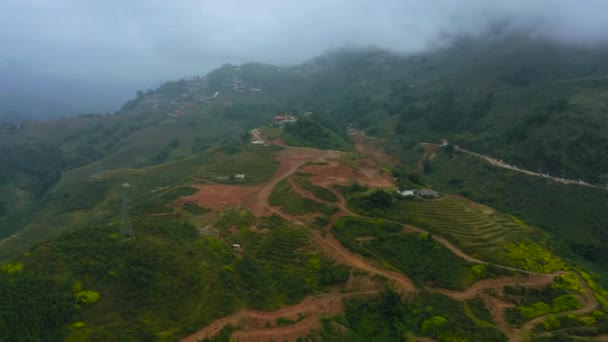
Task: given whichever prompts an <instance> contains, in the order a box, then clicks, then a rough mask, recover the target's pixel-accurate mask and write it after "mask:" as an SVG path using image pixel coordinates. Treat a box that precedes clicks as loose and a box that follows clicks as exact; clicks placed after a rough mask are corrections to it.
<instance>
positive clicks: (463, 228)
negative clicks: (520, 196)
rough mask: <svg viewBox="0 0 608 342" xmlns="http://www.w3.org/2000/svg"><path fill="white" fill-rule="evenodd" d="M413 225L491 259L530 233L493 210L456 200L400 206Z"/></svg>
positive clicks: (444, 198) (423, 201) (527, 228)
mask: <svg viewBox="0 0 608 342" xmlns="http://www.w3.org/2000/svg"><path fill="white" fill-rule="evenodd" d="M400 208H401V209H402V210H403V211H405V212H406V213H407V217H408V219H409V220H411V222H412V223H415V224H419V225H421V226H425V227H429V228H430V229H432V230H433V231H436V232H437V233H439V234H441V235H443V236H445V237H447V238H448V239H450V240H453V241H454V242H455V243H457V244H458V245H459V246H461V247H462V248H464V249H465V250H467V251H469V252H471V253H472V254H473V255H478V256H479V255H491V254H492V253H495V252H496V251H497V250H501V249H503V248H504V243H505V242H511V241H516V240H519V239H521V237H522V236H526V235H528V234H530V233H531V232H532V229H531V228H530V227H528V226H526V225H524V224H523V223H519V222H516V220H515V219H513V218H511V217H509V216H506V215H503V214H499V213H497V212H495V211H494V210H492V209H490V208H488V207H485V206H481V205H478V204H472V203H470V202H469V201H467V200H465V199H461V198H459V197H455V196H444V197H441V198H437V199H432V200H418V201H416V200H411V201H402V202H400Z"/></svg>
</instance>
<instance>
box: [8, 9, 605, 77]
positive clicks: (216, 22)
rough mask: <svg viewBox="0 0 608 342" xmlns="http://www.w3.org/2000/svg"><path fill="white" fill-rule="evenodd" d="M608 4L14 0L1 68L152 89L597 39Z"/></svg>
mask: <svg viewBox="0 0 608 342" xmlns="http://www.w3.org/2000/svg"><path fill="white" fill-rule="evenodd" d="M607 12H608V2H606V1H604V0H577V1H572V0H537V1H534V0H533V1H530V0H526V1H523V0H492V1H487V0H458V1H457V0H444V1H439V0H435V1H429V0H427V1H417V0H386V1H359V0H350V1H349V0H323V1H319V0H309V1H306V2H297V3H296V2H295V1H293V2H292V1H279V0H257V1H249V0H181V1H180V0H178V1H172V2H171V1H164V0H162V1H161V0H146V1H143V0H129V1H106V0H89V1H79V0H53V1H49V0H29V1H22V0H5V1H2V3H1V4H0V44H2V54H1V55H0V68H1V67H2V65H14V63H15V61H16V62H18V63H19V65H21V66H23V67H25V68H30V69H33V70H36V71H37V72H43V73H51V74H61V75H65V76H68V77H71V78H78V79H84V80H95V79H103V80H104V82H110V83H112V82H114V83H117V84H118V83H121V82H122V83H125V82H128V83H129V84H134V83H137V84H141V85H142V87H145V85H146V84H148V85H152V84H155V83H157V82H159V81H161V80H166V79H174V78H178V77H181V76H184V75H192V74H203V73H205V72H207V71H209V70H210V69H212V68H214V67H217V66H219V65H221V64H222V63H225V62H232V63H242V62H246V61H254V60H255V61H262V62H268V63H275V64H292V63H297V62H300V61H303V60H306V59H309V58H311V57H314V56H315V55H318V54H320V53H322V52H323V51H325V50H327V49H331V48H336V47H341V46H345V45H377V46H381V47H386V48H391V49H395V50H399V51H403V52H415V51H421V50H424V49H427V48H429V47H433V46H437V45H439V44H443V43H445V42H446V41H447V40H449V39H451V38H453V37H456V36H459V35H463V34H466V35H480V34H484V33H486V32H488V31H489V30H496V29H501V30H524V29H525V30H527V31H529V32H530V33H532V34H536V35H542V36H545V37H549V38H552V39H556V40H561V41H565V42H569V43H577V44H584V45H593V44H596V43H598V42H602V41H604V40H606V38H608V20H606V19H605V13H607ZM7 61H10V62H7Z"/></svg>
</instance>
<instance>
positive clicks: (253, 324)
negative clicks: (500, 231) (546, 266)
mask: <svg viewBox="0 0 608 342" xmlns="http://www.w3.org/2000/svg"><path fill="white" fill-rule="evenodd" d="M355 136H357V134H353V140H355V139H357V140H358V144H359V145H360V146H359V147H358V150H359V149H361V151H364V152H362V153H368V155H372V156H374V157H375V158H383V157H382V156H381V155H378V153H377V151H375V150H374V149H373V148H368V149H366V148H365V147H364V146H365V141H366V140H364V139H363V138H360V137H359V138H355ZM428 151H429V153H431V154H432V152H433V151H432V149H429V150H428ZM431 154H429V155H427V156H426V157H427V158H428V157H430V155H431ZM340 156H341V152H338V151H321V150H316V149H310V148H300V147H285V148H284V149H283V150H282V151H280V152H279V153H278V156H277V158H278V160H279V165H280V166H279V168H278V170H277V171H276V172H275V174H274V175H273V177H272V180H271V181H269V182H267V183H265V184H262V185H260V186H254V187H246V186H225V185H200V186H198V188H199V190H200V191H199V193H197V194H196V195H194V196H189V197H188V198H190V197H192V198H191V199H190V200H192V199H195V200H197V201H199V203H201V204H202V205H203V206H207V207H210V208H218V207H221V206H222V205H223V204H224V203H228V204H233V205H243V206H244V207H245V208H247V209H248V210H250V211H251V212H252V213H253V214H254V215H256V216H258V217H259V216H265V215H269V214H271V213H275V214H278V215H280V216H282V217H284V218H285V219H287V220H289V221H291V222H296V223H298V222H299V221H298V220H299V218H298V217H294V216H291V215H287V214H285V213H283V212H282V211H281V210H280V208H274V207H271V206H270V205H269V204H268V196H269V195H270V193H271V191H272V189H273V188H274V187H275V186H276V184H277V183H278V182H279V181H281V180H282V179H285V178H286V177H289V176H290V175H291V174H293V173H294V172H296V171H297V170H298V169H299V168H300V167H302V165H304V164H305V163H306V162H326V163H328V164H327V165H307V166H305V167H303V168H302V171H303V172H306V173H310V174H312V175H313V176H311V177H310V180H311V182H312V183H313V184H316V185H320V186H325V187H326V188H328V190H330V191H332V192H334V193H335V194H336V196H338V199H339V202H338V203H333V204H335V205H337V206H338V207H339V209H340V211H338V212H337V213H336V214H334V215H333V216H332V219H331V223H330V224H329V225H328V226H326V227H325V231H324V234H321V233H320V232H318V231H316V232H314V234H313V243H314V244H315V245H316V246H317V247H318V248H319V250H320V251H321V252H323V253H324V254H325V255H326V256H327V257H329V258H331V259H332V260H334V261H335V262H336V263H338V264H343V265H347V266H349V267H352V268H356V269H359V270H362V271H365V272H367V273H370V274H373V275H380V276H382V277H384V278H386V279H388V280H389V281H391V282H392V283H393V284H394V285H395V287H396V288H397V289H398V290H399V291H400V292H402V293H403V294H412V293H415V292H416V287H415V285H414V283H413V282H412V281H411V280H410V279H409V278H408V277H407V276H406V275H404V274H402V273H398V272H392V271H388V270H385V269H380V268H378V267H376V266H374V265H372V264H370V263H369V262H368V261H366V260H364V259H363V258H362V257H361V256H359V255H356V254H354V253H352V252H350V251H349V250H347V249H346V248H344V247H343V246H342V245H341V244H340V242H339V241H337V240H336V239H335V238H334V236H333V235H332V234H331V232H330V231H329V227H330V226H331V224H333V222H335V221H336V220H337V219H338V218H340V217H343V216H360V215H357V214H355V213H353V212H352V211H350V210H349V209H348V207H347V206H346V199H345V198H344V197H343V196H342V194H340V193H338V192H335V191H334V190H332V189H331V185H332V184H343V185H344V184H345V183H344V182H345V181H347V180H348V181H349V182H350V180H352V179H353V178H354V177H356V176H358V177H359V178H356V179H357V180H358V181H360V180H369V181H370V183H369V185H370V186H382V185H380V184H383V185H384V184H392V179H391V180H388V179H382V177H379V178H378V175H379V174H376V175H367V174H364V173H360V174H356V172H355V170H353V169H352V168H350V167H349V166H347V165H344V164H343V163H342V162H340V161H339V158H340ZM377 160H378V159H377ZM375 167H376V170H377V168H378V165H375ZM373 182H375V183H373ZM290 183H291V184H292V187H293V189H294V190H295V191H297V192H298V193H300V194H301V195H303V196H305V197H309V198H313V199H314V200H317V201H319V199H317V198H315V197H314V196H313V195H312V194H310V193H309V192H308V191H305V190H303V189H301V188H299V187H298V186H297V184H295V182H290ZM346 184H348V183H346ZM372 184H375V185H372ZM224 192H225V195H222V194H223V193H224ZM188 198H182V199H181V200H183V201H186V200H187V199H188ZM206 201H215V202H206ZM205 203H207V205H205ZM362 217H364V216H362ZM395 223H397V222H395ZM402 226H403V227H404V230H406V231H407V232H423V233H427V232H426V231H425V230H423V229H420V228H417V227H413V226H409V225H402ZM433 237H434V239H435V240H436V241H438V242H439V243H441V244H442V245H444V246H445V247H446V248H448V249H450V250H451V251H452V252H453V253H454V254H456V255H458V256H459V257H461V258H463V259H465V260H467V261H469V262H474V263H483V264H486V263H487V262H485V261H483V260H479V259H476V258H474V257H472V256H470V255H468V254H466V253H464V252H463V251H462V250H460V249H459V248H457V247H456V246H454V245H452V244H451V243H450V242H449V241H447V240H446V239H444V238H442V237H438V236H435V235H434V236H433ZM497 266H498V267H502V268H505V269H509V270H513V271H519V272H522V273H526V274H527V276H525V277H524V276H512V277H502V278H497V279H487V280H482V281H479V282H477V283H475V284H473V285H472V286H471V287H469V288H468V289H466V290H465V291H451V290H447V289H431V290H432V291H435V292H439V293H442V294H444V295H446V296H449V297H451V298H454V299H457V300H468V299H471V298H474V297H475V296H477V295H481V296H482V299H483V300H484V303H485V305H486V306H487V307H488V309H489V310H490V312H491V313H492V316H493V317H494V319H495V320H496V322H497V324H498V326H499V328H500V329H501V330H503V331H504V332H505V333H506V334H507V335H508V336H509V339H510V340H511V341H519V340H521V339H522V338H526V336H528V334H529V331H531V329H532V328H533V327H534V326H535V325H536V324H538V323H539V322H541V321H542V320H543V319H546V318H547V316H543V317H538V318H535V319H533V320H531V321H529V322H527V323H525V324H524V326H522V328H521V330H516V329H513V328H511V327H509V326H508V325H507V324H506V321H505V319H504V309H505V308H507V307H509V306H512V304H510V303H505V302H502V301H500V300H498V299H496V298H494V297H492V296H489V295H488V294H486V293H485V291H486V290H488V289H493V288H496V289H499V288H502V287H503V286H505V285H522V286H529V287H534V286H543V285H547V284H550V283H551V282H553V280H554V278H555V276H557V275H558V274H561V273H564V272H556V273H553V274H538V273H535V272H528V271H523V270H519V269H516V268H512V267H507V266H500V265H497ZM583 285H584V287H585V291H586V303H585V306H584V307H583V308H582V309H579V310H574V311H572V312H570V313H577V314H578V313H587V312H590V311H593V310H594V309H595V308H596V307H597V302H595V298H594V297H593V294H592V292H591V290H590V289H589V288H588V287H587V286H586V285H585V284H584V282H583ZM356 294H363V293H347V294H337V293H331V294H327V295H324V296H320V297H307V298H306V299H305V300H304V301H303V302H302V303H300V304H296V305H294V306H290V307H287V308H284V309H281V310H278V311H275V312H270V313H268V312H259V311H242V312H239V313H237V314H234V315H232V316H229V317H226V318H223V319H220V320H217V321H215V322H213V323H212V324H210V325H209V326H207V327H205V328H204V329H202V330H201V331H199V332H197V333H196V334H194V335H191V336H189V337H187V338H185V339H184V340H183V341H196V340H197V339H202V338H204V337H208V336H213V335H215V334H217V333H218V332H219V331H220V330H221V329H222V327H224V326H226V325H228V324H230V325H233V326H239V327H241V328H240V330H238V331H235V332H233V334H232V337H233V339H235V340H236V341H270V340H277V339H278V340H284V339H286V340H288V341H295V340H296V338H297V337H299V336H302V335H305V334H306V333H307V332H308V331H310V330H311V329H315V328H318V327H319V318H320V317H321V316H320V315H321V314H331V313H337V312H340V310H342V308H341V303H340V300H341V299H342V298H345V297H347V296H351V295H356ZM302 314H305V315H308V316H307V317H305V318H304V319H301V320H300V321H298V322H297V323H295V324H292V325H289V326H279V327H277V326H273V325H274V324H275V323H276V318H278V317H284V318H287V319H292V320H296V319H297V318H300V317H297V316H298V315H302ZM564 314H565V313H564ZM294 315H295V316H294ZM267 325H270V326H269V327H267Z"/></svg>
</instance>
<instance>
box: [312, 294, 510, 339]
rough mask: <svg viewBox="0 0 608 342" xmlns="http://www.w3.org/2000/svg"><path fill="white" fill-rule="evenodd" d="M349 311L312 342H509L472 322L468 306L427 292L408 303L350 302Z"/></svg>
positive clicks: (392, 297) (395, 298)
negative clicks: (424, 339) (425, 341)
mask: <svg viewBox="0 0 608 342" xmlns="http://www.w3.org/2000/svg"><path fill="white" fill-rule="evenodd" d="M345 309H346V314H345V315H344V317H340V316H339V317H336V318H334V319H333V322H332V323H333V324H324V328H323V329H322V330H320V331H318V332H316V334H312V335H313V336H309V338H310V340H316V341H406V340H408V338H407V336H408V335H410V336H411V335H415V336H428V337H431V338H435V339H437V340H439V341H506V336H504V335H503V334H502V333H501V332H500V331H498V330H497V329H496V328H495V327H491V326H487V325H485V324H479V323H478V322H476V320H474V319H471V318H469V317H468V316H467V315H466V314H465V304H464V303H462V302H458V301H454V300H452V299H450V298H448V297H444V296H442V295H438V294H430V293H427V292H424V293H422V294H420V295H419V296H417V297H416V298H415V299H413V300H411V301H408V302H405V301H404V300H403V299H402V298H401V297H400V296H399V295H398V294H397V293H395V292H391V291H385V292H383V293H382V294H381V295H379V296H376V297H372V298H369V297H361V298H357V297H355V298H353V299H349V300H348V301H347V302H346V304H345ZM335 326H338V327H339V328H335ZM345 328H346V329H345ZM344 330H346V332H345V331H344Z"/></svg>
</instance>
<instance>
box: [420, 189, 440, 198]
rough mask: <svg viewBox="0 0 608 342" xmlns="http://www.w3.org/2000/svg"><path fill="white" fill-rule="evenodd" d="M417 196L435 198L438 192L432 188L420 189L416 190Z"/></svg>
mask: <svg viewBox="0 0 608 342" xmlns="http://www.w3.org/2000/svg"><path fill="white" fill-rule="evenodd" d="M418 196H420V197H423V198H437V197H439V193H438V192H437V191H435V190H432V189H420V190H418Z"/></svg>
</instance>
